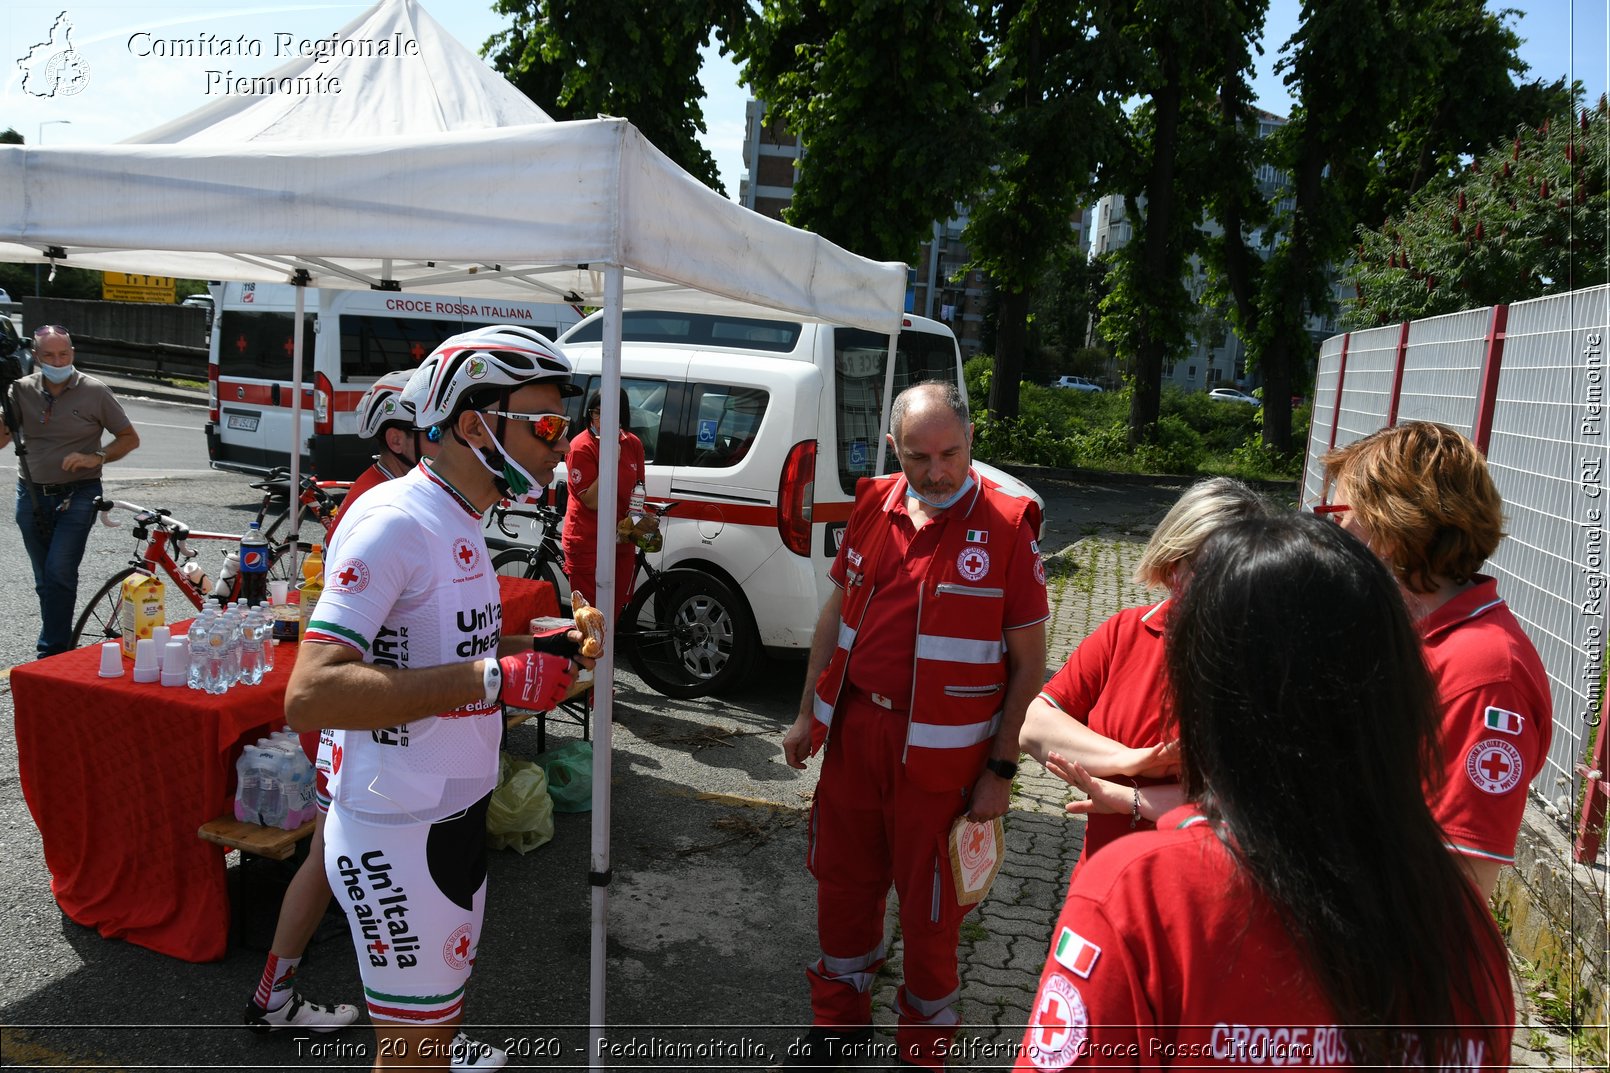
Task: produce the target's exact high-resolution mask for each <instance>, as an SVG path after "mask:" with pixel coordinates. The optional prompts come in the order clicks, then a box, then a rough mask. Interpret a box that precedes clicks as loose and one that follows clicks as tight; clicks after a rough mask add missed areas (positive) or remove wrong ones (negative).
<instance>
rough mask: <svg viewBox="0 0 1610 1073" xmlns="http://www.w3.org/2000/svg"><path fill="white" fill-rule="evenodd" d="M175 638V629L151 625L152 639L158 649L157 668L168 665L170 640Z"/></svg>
mask: <svg viewBox="0 0 1610 1073" xmlns="http://www.w3.org/2000/svg"><path fill="white" fill-rule="evenodd" d="M171 640H173V630H172V629H171V628H170V627H167V626H153V627H151V641H152V643H153V644H154V645H155V647H156V650H157V669H158V670H161V669H162V668H163V667H165V666H167V654H168V642H169V641H171Z"/></svg>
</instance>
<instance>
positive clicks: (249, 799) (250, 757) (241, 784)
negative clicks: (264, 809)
mask: <svg viewBox="0 0 1610 1073" xmlns="http://www.w3.org/2000/svg"><path fill="white" fill-rule="evenodd" d="M258 764H259V759H258V756H257V747H256V746H255V745H248V746H246V747H245V748H244V749H242V750H241V751H240V759H239V760H237V761H235V819H237V820H240V821H241V822H242V823H256V822H257V806H258V797H259V786H260V782H259V778H258Z"/></svg>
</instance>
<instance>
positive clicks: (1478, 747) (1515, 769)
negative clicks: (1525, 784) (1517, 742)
mask: <svg viewBox="0 0 1610 1073" xmlns="http://www.w3.org/2000/svg"><path fill="white" fill-rule="evenodd" d="M1525 773H1526V762H1525V761H1524V760H1522V759H1521V751H1520V750H1519V749H1517V748H1515V746H1513V745H1511V744H1510V743H1509V742H1507V741H1505V740H1504V739H1502V738H1487V739H1486V740H1485V741H1478V742H1477V743H1476V744H1475V745H1472V746H1471V747H1470V752H1468V753H1466V754H1465V777H1466V778H1468V779H1469V780H1470V781H1471V782H1472V783H1473V784H1475V787H1476V789H1478V790H1480V791H1481V792H1482V793H1487V794H1507V793H1509V792H1510V791H1511V790H1513V789H1514V788H1515V787H1517V786H1519V785H1520V784H1521V780H1522V778H1523V776H1524V775H1525Z"/></svg>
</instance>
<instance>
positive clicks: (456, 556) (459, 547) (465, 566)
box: [453, 537, 481, 574]
mask: <svg viewBox="0 0 1610 1073" xmlns="http://www.w3.org/2000/svg"><path fill="white" fill-rule="evenodd" d="M480 561H481V553H480V552H479V551H477V550H476V548H475V545H473V544H471V543H470V542H469V541H468V540H465V539H464V538H463V537H460V538H459V539H457V540H455V541H453V563H454V565H456V566H457V567H458V568H459V570H461V571H463V572H464V573H466V574H467V573H469V572H470V571H471V570H474V569H475V567H476V565H477V564H478V563H480Z"/></svg>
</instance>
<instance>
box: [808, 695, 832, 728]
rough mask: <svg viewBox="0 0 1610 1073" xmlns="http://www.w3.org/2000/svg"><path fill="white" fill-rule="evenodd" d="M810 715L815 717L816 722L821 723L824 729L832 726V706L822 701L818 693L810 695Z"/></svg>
mask: <svg viewBox="0 0 1610 1073" xmlns="http://www.w3.org/2000/svg"><path fill="white" fill-rule="evenodd" d="M811 714H812V715H814V716H815V717H816V721H817V722H818V723H821V724H822V725H823V726H825V727H826V726H832V725H833V705H831V704H829V703H828V702H827V701H825V700H823V699H822V695H821V694H820V693H814V694H812V695H811Z"/></svg>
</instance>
